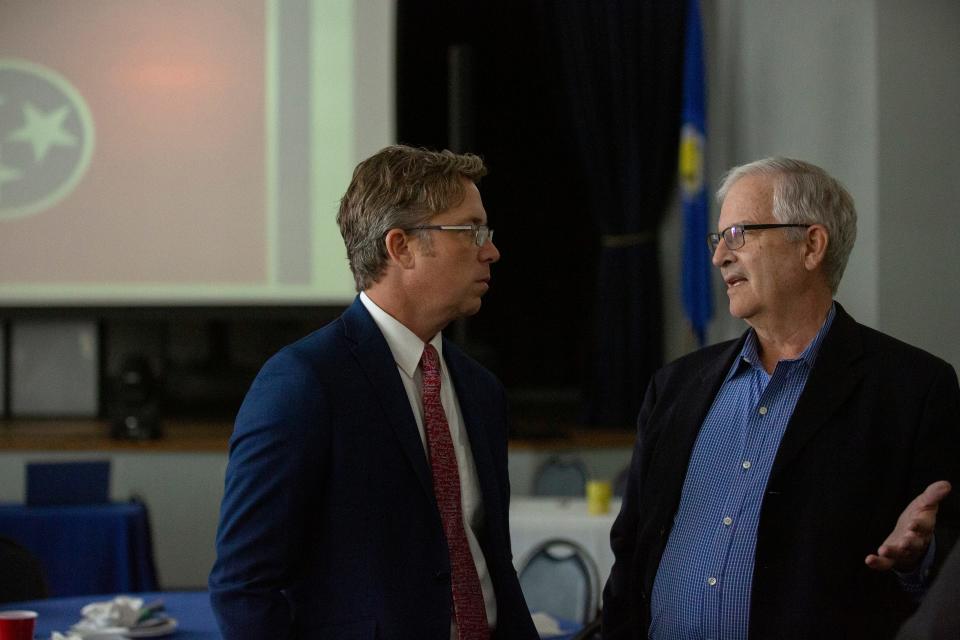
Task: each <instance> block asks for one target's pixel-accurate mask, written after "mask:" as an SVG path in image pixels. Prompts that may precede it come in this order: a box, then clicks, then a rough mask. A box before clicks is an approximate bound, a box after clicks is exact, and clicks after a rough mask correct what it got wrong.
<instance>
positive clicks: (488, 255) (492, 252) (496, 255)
mask: <svg viewBox="0 0 960 640" xmlns="http://www.w3.org/2000/svg"><path fill="white" fill-rule="evenodd" d="M498 260H500V250H499V249H497V245H495V244H493V239H492V238H491V239H490V240H487V241H486V242H484V243H483V246H482V247H480V261H481V262H491V263H492V262H497V261H498Z"/></svg>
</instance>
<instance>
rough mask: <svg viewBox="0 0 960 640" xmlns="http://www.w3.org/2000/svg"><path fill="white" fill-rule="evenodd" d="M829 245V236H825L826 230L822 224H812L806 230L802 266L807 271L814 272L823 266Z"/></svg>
mask: <svg viewBox="0 0 960 640" xmlns="http://www.w3.org/2000/svg"><path fill="white" fill-rule="evenodd" d="M829 244H830V236H829V235H827V228H826V227H824V226H823V225H822V224H813V225H810V227H808V228H807V236H806V239H805V246H804V253H803V266H804V267H806V268H807V270H808V271H814V270H816V269H819V268H820V267H821V266H822V265H823V260H824V258H825V257H826V255H827V246H828V245H829Z"/></svg>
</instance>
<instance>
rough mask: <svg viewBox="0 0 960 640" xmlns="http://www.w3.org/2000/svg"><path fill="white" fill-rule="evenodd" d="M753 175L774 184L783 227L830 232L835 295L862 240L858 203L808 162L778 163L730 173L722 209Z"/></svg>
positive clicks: (829, 269)
mask: <svg viewBox="0 0 960 640" xmlns="http://www.w3.org/2000/svg"><path fill="white" fill-rule="evenodd" d="M753 175H762V176H769V177H771V178H774V183H773V217H774V218H775V219H776V220H777V221H779V222H782V223H786V224H794V223H809V224H821V225H823V226H824V227H826V229H827V237H828V242H827V253H826V255H825V256H824V271H825V273H826V276H827V281H828V283H829V285H830V290H831V291H832V292H833V293H836V292H837V288H838V287H839V286H840V279H841V278H842V277H843V272H844V270H845V269H846V268H847V260H848V259H849V258H850V252H851V251H852V250H853V243H854V241H855V240H856V239H857V210H856V208H855V207H854V204H853V198H852V197H851V196H850V194H849V193H848V192H847V190H846V189H845V188H844V187H843V185H842V184H840V182H839V181H838V180H837V179H836V178H834V177H832V176H831V175H830V174H828V173H827V172H826V171H824V170H823V169H821V168H820V167H818V166H816V165H813V164H810V163H809V162H803V161H802V160H793V159H791V158H780V157H774V158H764V159H762V160H757V161H755V162H751V163H749V164H744V165H740V166H739V167H734V168H733V169H730V171H728V172H727V174H726V176H724V178H723V183H722V184H721V185H720V188H719V189H717V202H718V203H719V204H720V206H723V200H724V198H726V196H727V192H728V191H729V190H730V187H732V186H733V184H734V183H735V182H736V181H737V180H739V179H740V178H744V177H746V176H753ZM787 232H791V233H792V239H794V240H799V239H800V238H801V237H802V236H803V232H802V231H801V230H800V229H787Z"/></svg>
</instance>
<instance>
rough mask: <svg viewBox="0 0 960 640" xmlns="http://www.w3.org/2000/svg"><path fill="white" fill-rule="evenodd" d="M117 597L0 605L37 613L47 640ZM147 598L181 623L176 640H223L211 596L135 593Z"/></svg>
mask: <svg viewBox="0 0 960 640" xmlns="http://www.w3.org/2000/svg"><path fill="white" fill-rule="evenodd" d="M113 595H114V594H111V595H108V596H104V597H101V598H96V597H94V598H91V597H73V598H49V599H47V600H35V601H32V602H18V603H11V604H4V605H0V611H4V610H12V609H29V610H30V611H36V612H37V613H38V614H39V615H38V616H37V627H36V631H35V635H36V637H37V638H42V639H43V640H46V639H47V638H49V637H50V634H51V633H52V632H54V631H59V632H61V633H65V632H67V631H69V630H70V626H71V625H73V624H76V622H77V621H79V620H80V619H81V617H82V616H81V615H80V610H81V609H82V608H83V607H84V605H87V604H90V603H91V602H95V601H103V600H110V599H112V598H113ZM133 595H136V596H137V597H139V598H143V601H144V602H145V603H151V602H154V601H156V600H162V601H163V604H164V610H165V612H166V613H167V614H168V615H169V616H170V617H171V618H174V619H175V620H176V621H177V629H176V631H175V632H174V633H173V635H172V637H173V638H176V640H221V638H222V636H221V635H220V632H219V631H218V630H217V623H216V619H215V618H214V617H213V610H212V609H211V608H210V595H209V594H208V593H207V592H206V591H169V592H149V593H138V594H133Z"/></svg>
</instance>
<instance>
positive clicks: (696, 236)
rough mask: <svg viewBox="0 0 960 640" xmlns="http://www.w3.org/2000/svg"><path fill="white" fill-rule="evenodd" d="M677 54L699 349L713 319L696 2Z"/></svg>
mask: <svg viewBox="0 0 960 640" xmlns="http://www.w3.org/2000/svg"><path fill="white" fill-rule="evenodd" d="M684 37H685V43H684V56H683V103H682V113H681V115H682V125H681V130H680V155H679V157H680V167H679V173H680V175H679V181H680V196H681V202H682V208H683V268H682V274H681V286H682V293H683V308H684V311H685V312H686V315H687V318H688V319H689V321H690V326H691V328H692V329H693V332H694V334H696V336H697V340H698V342H699V343H700V345H701V346H703V344H704V343H705V341H706V334H707V325H708V324H709V323H710V319H711V317H713V301H712V297H711V292H710V278H711V264H710V254H709V252H708V251H707V249H706V244H705V238H706V235H707V226H708V224H709V218H710V205H709V201H708V198H707V183H706V179H705V177H704V150H705V143H706V120H707V119H706V89H705V79H704V73H703V31H702V29H701V25H700V0H688V4H687V21H686V33H685V36H684Z"/></svg>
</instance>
